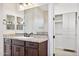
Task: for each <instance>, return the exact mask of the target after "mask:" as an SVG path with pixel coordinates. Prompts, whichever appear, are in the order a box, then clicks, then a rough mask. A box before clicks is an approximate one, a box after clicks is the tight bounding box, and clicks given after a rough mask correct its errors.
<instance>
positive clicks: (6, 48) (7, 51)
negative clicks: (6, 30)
mask: <svg viewBox="0 0 79 59" xmlns="http://www.w3.org/2000/svg"><path fill="white" fill-rule="evenodd" d="M4 55H5V56H11V40H9V39H4Z"/></svg>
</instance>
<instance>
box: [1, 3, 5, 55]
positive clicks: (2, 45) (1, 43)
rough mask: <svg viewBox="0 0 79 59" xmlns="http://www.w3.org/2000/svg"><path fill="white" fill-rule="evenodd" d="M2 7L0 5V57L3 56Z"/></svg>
mask: <svg viewBox="0 0 79 59" xmlns="http://www.w3.org/2000/svg"><path fill="white" fill-rule="evenodd" d="M2 8H3V5H2V4H0V56H2V55H4V53H3V52H4V48H3V9H2Z"/></svg>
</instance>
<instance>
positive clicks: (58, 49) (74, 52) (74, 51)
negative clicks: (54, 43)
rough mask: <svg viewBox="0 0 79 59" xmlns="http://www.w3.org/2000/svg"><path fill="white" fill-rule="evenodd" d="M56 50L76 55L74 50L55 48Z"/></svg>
mask: <svg viewBox="0 0 79 59" xmlns="http://www.w3.org/2000/svg"><path fill="white" fill-rule="evenodd" d="M55 49H58V50H59V49H60V50H63V51H67V52H73V53H76V51H75V50H72V49H62V48H55Z"/></svg>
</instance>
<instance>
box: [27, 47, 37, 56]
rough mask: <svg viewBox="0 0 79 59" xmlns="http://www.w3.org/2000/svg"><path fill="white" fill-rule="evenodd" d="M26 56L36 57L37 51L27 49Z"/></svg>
mask: <svg viewBox="0 0 79 59" xmlns="http://www.w3.org/2000/svg"><path fill="white" fill-rule="evenodd" d="M28 56H38V49H35V48H30V47H29V48H28Z"/></svg>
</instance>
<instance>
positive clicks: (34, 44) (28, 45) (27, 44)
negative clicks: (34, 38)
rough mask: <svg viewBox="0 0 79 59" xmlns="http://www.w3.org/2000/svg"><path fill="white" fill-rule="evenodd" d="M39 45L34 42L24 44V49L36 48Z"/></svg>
mask: <svg viewBox="0 0 79 59" xmlns="http://www.w3.org/2000/svg"><path fill="white" fill-rule="evenodd" d="M38 46H39V44H38V43H35V42H26V47H31V48H38Z"/></svg>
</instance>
